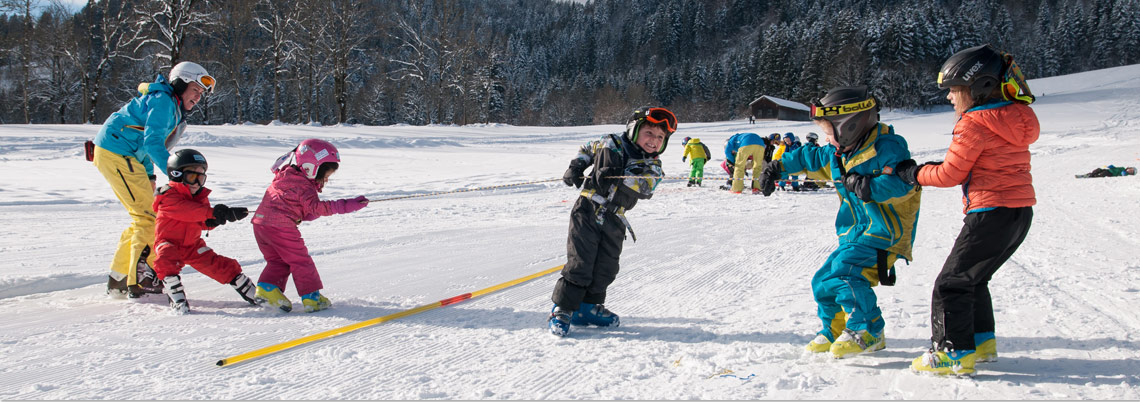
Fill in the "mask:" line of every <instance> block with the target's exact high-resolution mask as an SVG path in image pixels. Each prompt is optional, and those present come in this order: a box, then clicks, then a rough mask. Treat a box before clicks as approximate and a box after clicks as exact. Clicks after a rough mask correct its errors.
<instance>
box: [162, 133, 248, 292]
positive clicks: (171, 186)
mask: <svg viewBox="0 0 1140 402" xmlns="http://www.w3.org/2000/svg"><path fill="white" fill-rule="evenodd" d="M207 167H208V165H207V164H206V157H205V156H202V153H200V152H198V151H195V150H193V149H182V150H179V151H178V152H175V153H174V154H173V155H170V159H169V160H167V162H166V176H167V177H168V178H169V179H170V182H169V183H167V184H166V185H165V186H162V187H161V188H159V189H158V191H156V194H155V197H154V206H153V207H154V210H155V212H157V213H158V218H157V220H156V221H157V226H156V228H155V244H156V245H155V252H156V253H157V256H156V257H155V260H154V271H155V273H156V274H157V275H158V279H160V280H162V283H163V284H165V285H166V295H167V296H168V297H170V308H171V309H172V310H174V313H175V314H187V313H189V312H190V303H189V301H187V300H186V291H185V289H184V287H183V285H182V276H181V273H182V267H183V266H185V265H189V266H191V267H192V268H194V269H195V270H197V271H198V272H201V273H202V274H203V275H206V276H208V277H210V278H211V279H213V280H215V281H218V283H228V284H230V285H231V286H233V287H234V289H236V290H237V292H238V294H239V295H241V298H242V299H245V301H247V302H249V303H250V304H257V303H255V302H254V299H253V296H254V286H253V282H252V281H250V280H249V278H248V277H246V276H245V275H244V274H242V272H241V264H239V263H238V262H237V260H234V259H233V258H229V257H224V256H220V255H218V254H217V253H215V252H214V250H213V249H211V248H209V247H207V246H206V241H205V240H202V230H203V229H207V230H208V229H213V228H215V227H218V226H219V225H224V224H225V223H226V222H235V221H238V220H241V219H242V218H245V217H246V215H248V214H249V211H247V210H246V209H245V208H230V207H227V206H225V205H224V204H218V205H215V206H213V207H212V208H211V207H210V199H209V195H210V189H208V188H206V168H207Z"/></svg>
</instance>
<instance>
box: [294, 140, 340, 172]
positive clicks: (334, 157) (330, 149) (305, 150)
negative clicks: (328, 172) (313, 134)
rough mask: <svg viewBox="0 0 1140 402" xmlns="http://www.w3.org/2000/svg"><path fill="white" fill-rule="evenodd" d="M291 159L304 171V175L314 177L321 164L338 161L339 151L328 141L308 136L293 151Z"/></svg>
mask: <svg viewBox="0 0 1140 402" xmlns="http://www.w3.org/2000/svg"><path fill="white" fill-rule="evenodd" d="M293 161H294V163H295V164H296V165H297V167H299V168H301V171H302V172H304V173H305V177H308V178H310V179H316V178H317V171H318V170H319V169H320V168H321V165H322V164H325V163H330V162H333V163H340V152H338V151H337V150H336V147H335V146H333V144H330V143H329V142H328V141H325V140H318V139H316V138H310V139H307V140H304V141H301V145H298V146H297V150H296V151H293Z"/></svg>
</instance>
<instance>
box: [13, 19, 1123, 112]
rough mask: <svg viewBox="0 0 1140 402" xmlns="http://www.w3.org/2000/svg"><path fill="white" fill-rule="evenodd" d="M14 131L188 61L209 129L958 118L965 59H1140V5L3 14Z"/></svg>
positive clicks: (1030, 65) (1037, 63)
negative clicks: (850, 113)
mask: <svg viewBox="0 0 1140 402" xmlns="http://www.w3.org/2000/svg"><path fill="white" fill-rule="evenodd" d="M0 13H2V14H0V124H25V123H32V124H43V123H68V124H76V123H91V124H101V123H102V122H103V120H104V119H106V118H107V116H108V115H109V114H110V113H112V112H114V111H115V110H117V109H118V108H119V107H120V106H122V104H123V103H124V102H126V101H127V100H128V99H130V98H131V97H133V96H135V95H136V94H137V91H136V88H137V87H138V84H139V83H141V82H153V81H154V79H155V77H156V75H158V74H164V73H166V72H167V71H169V69H170V67H171V66H172V65H173V64H175V63H177V62H180V61H194V62H196V63H199V64H201V65H202V66H204V67H206V68H207V69H208V70H209V71H210V73H211V75H213V76H214V77H216V79H217V82H218V84H217V87H216V88H215V90H214V91H213V92H212V93H211V94H209V95H208V96H207V97H206V98H205V99H204V100H203V101H202V104H201V106H200V107H198V108H196V109H195V110H194V111H193V113H192V114H191V115H190V116H189V117H188V119H189V121H190V123H191V124H245V123H255V124H268V123H271V122H274V121H279V122H281V123H286V124H321V125H333V124H341V123H347V124H366V125H390V124H409V125H425V124H473V123H503V124H512V125H540V126H559V125H584V124H613V123H621V122H622V121H623V120H624V118H625V117H627V115H628V113H629V110H630V109H631V108H632V107H635V106H640V105H660V106H665V107H668V108H670V109H671V110H673V111H674V112H675V113H676V114H677V116H678V117H679V119H680V120H681V121H682V122H685V121H720V120H729V119H738V118H744V117H746V116H747V114H748V104H749V103H750V102H751V101H753V100H754V99H756V98H758V97H760V96H761V95H769V96H775V97H779V98H783V99H788V100H794V101H798V102H808V101H809V100H810V99H811V98H813V97H818V96H821V95H822V94H823V93H824V92H826V90H827V89H828V88H831V87H834V86H838V85H859V84H865V85H869V86H870V87H871V88H872V89H873V90H874V93H875V94H876V95H877V96H878V97H879V99H880V100H881V101H882V102H883V103H884V104H885V106H886V107H888V108H896V109H904V110H923V109H929V108H931V107H934V106H939V105H946V104H948V103H947V101H946V99H945V91H943V90H939V89H938V86H937V84H936V82H935V79H936V76H937V73H938V69H939V67H940V66H941V64H942V62H943V61H944V60H945V59H946V58H947V57H949V56H950V55H951V54H953V53H954V52H956V51H958V50H961V49H964V48H967V47H970V46H976V45H980V44H985V43H989V44H992V45H993V46H995V47H996V48H998V49H1000V50H1003V51H1006V52H1009V53H1011V54H1013V55H1014V57H1015V59H1016V61H1017V63H1018V64H1019V65H1020V66H1021V68H1022V71H1023V72H1024V73H1025V75H1026V78H1028V79H1034V78H1040V77H1048V76H1056V75H1062V74H1069V73H1076V72H1081V71H1088V70H1093V69H1101V68H1107V67H1115V66H1121V65H1128V64H1135V63H1138V62H1140V50H1138V49H1140V0H921V1H919V0H900V1H892V0H848V1H832V0H750V1H749V0H589V1H577V2H568V1H553V0H322V1H293V0H88V1H87V2H86V4H85V5H83V6H82V7H75V6H67V5H65V4H62V3H59V2H58V0H0Z"/></svg>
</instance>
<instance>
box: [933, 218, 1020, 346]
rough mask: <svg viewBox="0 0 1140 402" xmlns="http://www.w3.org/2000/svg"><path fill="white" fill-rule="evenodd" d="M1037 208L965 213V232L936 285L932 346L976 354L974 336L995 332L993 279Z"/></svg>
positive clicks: (947, 259)
mask: <svg viewBox="0 0 1140 402" xmlns="http://www.w3.org/2000/svg"><path fill="white" fill-rule="evenodd" d="M1032 222H1033V208H1032V207H1021V208H1005V207H999V208H994V209H992V210H989V211H983V212H975V213H970V214H966V219H965V220H964V224H963V225H962V231H961V232H960V233H959V234H958V239H957V240H955V241H954V248H952V249H950V255H949V256H948V257H946V263H945V264H944V265H943V266H942V272H941V273H939V274H938V278H937V279H935V280H934V295H933V298H932V300H933V302H932V303H931V310H932V311H931V315H930V321H931V326H932V327H933V331H932V332H933V336H932V337H931V341H932V342H933V343H934V345H935V348H937V349H940V350H951V349H954V350H973V349H975V348H976V347H977V345H975V344H974V334H975V333H985V332H994V308H993V302H992V301H991V300H990V288H989V283H990V278H993V276H994V273H995V272H997V270H998V268H1000V267H1001V265H1002V264H1004V263H1005V261H1006V260H1008V259H1009V257H1010V256H1012V255H1013V252H1014V251H1017V248H1018V246H1021V242H1022V241H1024V240H1025V235H1026V234H1028V233H1029V226H1030V224H1031V223H1032Z"/></svg>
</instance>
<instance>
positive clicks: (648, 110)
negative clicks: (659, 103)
mask: <svg viewBox="0 0 1140 402" xmlns="http://www.w3.org/2000/svg"><path fill="white" fill-rule="evenodd" d="M644 123H649V124H652V125H655V126H658V127H661V129H662V130H664V131H665V140H663V141H661V149H658V150H657V152H649V155H650V156H657V155H660V154H661V153H662V152H665V148H666V147H668V146H669V137H670V136H672V135H673V133H674V132H676V131H677V116H674V115H673V112H670V111H669V109H666V108H663V107H648V106H646V107H642V108H638V109H637V110H634V111H633V115H631V116H630V117H629V121H627V122H626V124H625V138H626V139H628V140H629V142H632V143H634V144H636V143H637V134H638V133H639V132H641V125H642V124H644Z"/></svg>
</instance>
